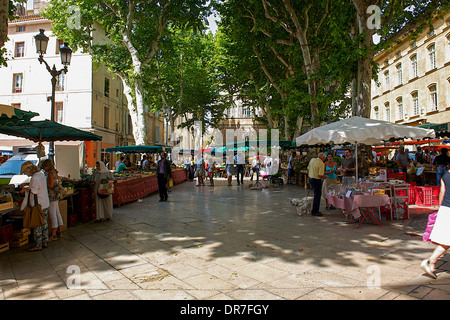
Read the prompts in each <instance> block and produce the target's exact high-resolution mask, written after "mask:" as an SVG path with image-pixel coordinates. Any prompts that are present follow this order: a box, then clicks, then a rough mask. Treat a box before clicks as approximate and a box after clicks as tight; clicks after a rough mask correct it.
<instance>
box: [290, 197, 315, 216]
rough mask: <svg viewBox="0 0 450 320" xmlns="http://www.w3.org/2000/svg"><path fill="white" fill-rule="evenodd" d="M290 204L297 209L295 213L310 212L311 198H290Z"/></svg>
mask: <svg viewBox="0 0 450 320" xmlns="http://www.w3.org/2000/svg"><path fill="white" fill-rule="evenodd" d="M291 204H292V205H294V206H295V209H297V214H298V215H299V216H303V215H306V214H311V210H312V199H309V198H306V199H292V200H291Z"/></svg>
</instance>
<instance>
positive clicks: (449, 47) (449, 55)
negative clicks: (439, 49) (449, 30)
mask: <svg viewBox="0 0 450 320" xmlns="http://www.w3.org/2000/svg"><path fill="white" fill-rule="evenodd" d="M446 52H447V60H449V61H450V35H448V36H447V50H446Z"/></svg>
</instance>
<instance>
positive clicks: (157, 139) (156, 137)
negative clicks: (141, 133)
mask: <svg viewBox="0 0 450 320" xmlns="http://www.w3.org/2000/svg"><path fill="white" fill-rule="evenodd" d="M158 142H159V126H155V143H158Z"/></svg>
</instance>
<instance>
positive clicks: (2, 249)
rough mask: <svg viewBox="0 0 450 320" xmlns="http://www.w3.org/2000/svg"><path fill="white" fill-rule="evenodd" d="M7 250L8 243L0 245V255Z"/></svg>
mask: <svg viewBox="0 0 450 320" xmlns="http://www.w3.org/2000/svg"><path fill="white" fill-rule="evenodd" d="M8 250H9V242H7V243H2V244H0V253H2V252H5V251H8Z"/></svg>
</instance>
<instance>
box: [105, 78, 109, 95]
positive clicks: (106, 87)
mask: <svg viewBox="0 0 450 320" xmlns="http://www.w3.org/2000/svg"><path fill="white" fill-rule="evenodd" d="M109 84H110V81H109V78H105V87H104V93H105V97H107V98H109Z"/></svg>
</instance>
